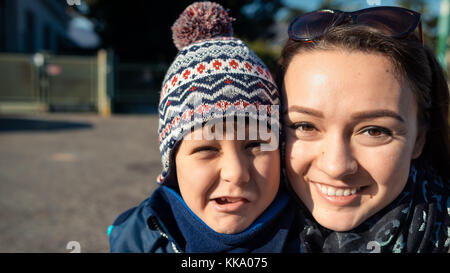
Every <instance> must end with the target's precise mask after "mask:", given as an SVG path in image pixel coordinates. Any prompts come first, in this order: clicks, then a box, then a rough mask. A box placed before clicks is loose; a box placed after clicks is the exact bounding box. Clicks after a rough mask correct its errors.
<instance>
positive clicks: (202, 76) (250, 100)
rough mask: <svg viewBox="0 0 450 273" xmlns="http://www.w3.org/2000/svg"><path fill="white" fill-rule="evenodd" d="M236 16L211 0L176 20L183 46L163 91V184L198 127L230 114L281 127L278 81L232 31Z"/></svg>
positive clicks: (175, 32)
mask: <svg viewBox="0 0 450 273" xmlns="http://www.w3.org/2000/svg"><path fill="white" fill-rule="evenodd" d="M233 20H234V19H233V18H231V17H230V16H229V15H228V13H227V12H226V11H225V10H224V8H223V7H222V6H220V5H219V4H217V3H213V2H206V1H205V2H195V3H193V4H191V5H190V6H188V7H187V8H186V9H185V10H184V11H183V12H182V14H181V15H180V17H179V18H178V19H177V21H176V22H175V24H174V25H173V26H172V32H173V40H174V43H175V46H176V47H177V48H178V49H179V52H178V54H177V56H176V57H175V60H174V61H173V63H172V64H171V65H170V67H169V69H168V71H167V73H166V75H165V77H164V81H163V84H162V90H161V94H160V101H159V108H158V110H159V128H158V136H159V150H160V153H161V163H162V173H161V174H160V175H159V177H158V178H157V182H158V183H160V184H167V181H168V180H170V179H168V177H169V176H171V173H172V172H174V170H173V169H174V165H175V164H174V162H175V161H174V150H175V148H176V146H177V145H178V144H179V143H180V142H181V140H182V139H183V137H184V136H186V134H188V133H190V132H191V130H192V128H199V127H198V126H200V128H201V126H202V124H205V122H208V121H211V120H213V119H220V120H222V119H223V118H226V117H229V116H234V117H239V116H245V117H251V118H254V119H257V120H259V121H261V120H264V121H265V122H266V123H267V122H269V120H270V122H271V125H272V127H273V126H276V127H277V128H280V124H279V111H278V110H279V108H278V106H279V103H280V100H279V93H278V89H277V87H276V84H275V82H274V80H273V78H272V76H271V74H270V72H269V70H268V68H267V67H266V65H265V64H264V63H263V62H262V61H261V59H260V58H258V57H257V56H256V54H255V53H254V52H253V51H252V50H251V49H250V48H249V47H248V46H247V45H246V44H245V43H244V42H242V41H241V40H239V39H237V38H233V37H231V36H232V34H233V29H232V26H231V22H232V21H233ZM263 112H264V114H263ZM196 126H197V127H196ZM277 144H278V143H277Z"/></svg>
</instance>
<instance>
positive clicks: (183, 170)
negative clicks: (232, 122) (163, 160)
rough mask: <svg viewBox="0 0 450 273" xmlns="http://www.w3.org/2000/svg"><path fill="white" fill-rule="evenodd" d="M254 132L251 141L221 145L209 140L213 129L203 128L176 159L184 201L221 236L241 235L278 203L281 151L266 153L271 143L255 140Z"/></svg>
mask: <svg viewBox="0 0 450 273" xmlns="http://www.w3.org/2000/svg"><path fill="white" fill-rule="evenodd" d="M198 130H200V131H201V135H202V136H203V137H202V138H201V139H199V138H198V137H192V135H193V134H197V136H198V133H199V131H198ZM248 130H249V129H248V127H247V128H246V138H245V140H233V138H230V137H222V139H223V140H218V139H217V138H215V139H211V138H210V137H209V138H208V137H206V134H208V132H210V131H211V129H210V130H209V131H208V130H206V129H205V127H203V128H199V129H197V130H195V131H193V132H192V133H191V134H190V136H189V137H187V136H185V137H184V139H183V140H182V141H181V143H180V146H179V148H178V149H177V151H176V154H175V164H176V171H177V177H178V184H179V187H180V192H181V195H182V197H183V199H184V201H185V202H186V204H187V205H188V206H189V208H190V209H191V210H192V211H193V212H194V213H195V214H196V215H197V216H198V217H199V218H200V219H201V220H202V221H203V222H204V223H205V224H206V225H208V226H209V227H210V228H212V229H213V230H214V231H216V232H219V233H226V234H232V233H239V232H242V231H243V230H245V229H246V228H247V227H249V226H250V225H251V224H252V223H253V222H254V221H255V220H256V218H258V216H259V215H261V214H262V212H263V211H264V210H265V209H266V208H267V207H268V206H269V205H270V203H271V202H272V201H273V199H274V198H275V195H276V194H277V191H278V186H279V184H280V155H279V151H278V149H275V150H272V151H265V149H261V144H264V143H269V142H270V140H268V141H262V140H259V139H258V140H249V138H248ZM196 131H197V132H196ZM223 131H224V132H225V131H226V130H223ZM208 139H210V140H208Z"/></svg>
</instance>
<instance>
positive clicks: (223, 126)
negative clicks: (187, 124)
mask: <svg viewBox="0 0 450 273" xmlns="http://www.w3.org/2000/svg"><path fill="white" fill-rule="evenodd" d="M263 127H264V126H259V122H258V120H256V119H252V118H246V119H242V120H241V121H240V120H239V119H238V120H231V121H230V120H228V121H226V120H221V119H219V120H215V121H210V122H208V123H206V124H203V125H202V126H201V127H200V126H199V127H198V128H195V127H193V128H192V130H191V133H190V134H189V135H188V138H187V139H192V140H257V139H260V137H261V132H259V130H260V129H262V130H264V133H270V132H271V130H270V126H265V127H266V128H263ZM185 139H186V137H185Z"/></svg>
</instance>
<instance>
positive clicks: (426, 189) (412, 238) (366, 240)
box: [298, 164, 450, 253]
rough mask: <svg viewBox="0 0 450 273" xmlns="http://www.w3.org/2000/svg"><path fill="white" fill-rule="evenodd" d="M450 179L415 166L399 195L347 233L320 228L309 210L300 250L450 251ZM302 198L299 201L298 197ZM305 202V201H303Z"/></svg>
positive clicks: (303, 210) (304, 213)
mask: <svg viewBox="0 0 450 273" xmlns="http://www.w3.org/2000/svg"><path fill="white" fill-rule="evenodd" d="M449 192H450V181H449V180H448V179H443V178H442V177H440V176H438V175H437V174H436V173H435V172H434V171H432V170H431V169H420V170H417V169H416V168H415V166H414V165H413V164H411V169H410V173H409V178H408V182H407V184H406V186H405V188H404V190H403V191H402V192H401V193H400V195H399V196H398V197H397V198H396V199H395V200H394V201H393V202H392V203H391V204H389V205H388V206H387V207H385V208H384V209H382V210H381V211H379V212H377V213H376V214H375V215H373V216H371V217H370V218H369V219H368V220H366V221H365V222H364V223H362V224H361V225H359V226H358V227H356V228H354V229H353V230H350V231H346V232H337V231H333V230H329V229H326V228H324V227H322V226H320V225H319V224H318V223H317V222H316V221H315V220H314V218H313V217H312V215H311V214H310V212H309V211H308V209H307V208H306V207H305V206H304V205H303V204H300V206H301V208H300V210H301V211H302V214H303V215H305V218H304V220H303V221H304V222H303V230H301V232H300V238H301V241H302V248H301V252H334V253H336V252H344V253H348V252H372V253H377V252H383V253H416V252H417V253H423V252H447V251H449V244H450V216H449V215H450V197H449ZM298 201H299V200H298ZM299 203H301V202H299Z"/></svg>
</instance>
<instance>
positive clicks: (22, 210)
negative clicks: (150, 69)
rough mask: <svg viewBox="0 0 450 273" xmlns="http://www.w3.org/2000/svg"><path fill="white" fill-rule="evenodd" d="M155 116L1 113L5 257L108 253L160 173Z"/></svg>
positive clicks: (0, 245) (0, 224) (0, 229)
mask: <svg viewBox="0 0 450 273" xmlns="http://www.w3.org/2000/svg"><path fill="white" fill-rule="evenodd" d="M157 123H158V119H157V116H156V115H142V116H113V117H110V118H102V117H99V116H96V115H94V114H45V115H33V116H5V115H3V116H0V252H70V250H68V249H66V246H67V243H68V242H69V241H78V242H79V243H80V246H81V252H108V251H109V245H108V238H107V235H106V230H107V228H108V226H109V225H110V224H111V223H112V222H113V221H114V219H115V218H116V217H117V216H118V214H119V213H120V212H122V211H124V210H126V209H128V208H130V207H132V206H135V205H137V204H139V203H140V201H142V200H143V199H145V198H146V197H147V196H149V195H150V194H151V192H152V191H153V189H154V188H155V186H156V182H155V178H156V176H157V174H158V173H159V171H160V161H159V151H158V140H157V134H156V129H157Z"/></svg>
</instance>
